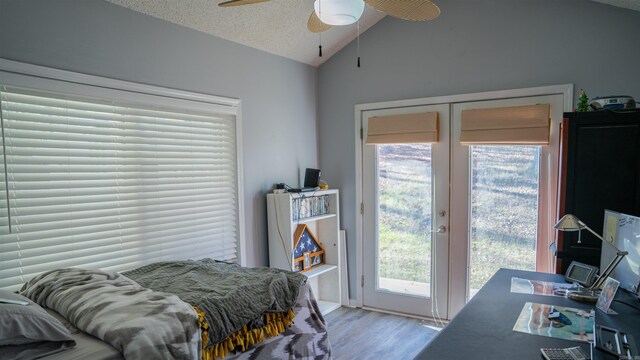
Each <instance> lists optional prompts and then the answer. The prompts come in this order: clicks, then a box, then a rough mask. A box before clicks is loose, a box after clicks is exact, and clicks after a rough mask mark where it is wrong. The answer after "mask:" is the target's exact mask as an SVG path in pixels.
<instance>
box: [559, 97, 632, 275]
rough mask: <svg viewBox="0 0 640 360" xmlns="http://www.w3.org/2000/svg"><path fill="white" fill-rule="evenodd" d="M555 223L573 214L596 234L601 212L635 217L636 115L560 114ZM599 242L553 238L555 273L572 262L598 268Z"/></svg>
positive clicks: (627, 112)
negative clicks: (555, 247) (558, 181)
mask: <svg viewBox="0 0 640 360" xmlns="http://www.w3.org/2000/svg"><path fill="white" fill-rule="evenodd" d="M561 144H562V145H561V154H562V155H561V156H562V159H561V171H560V184H559V185H560V186H559V188H560V197H559V204H558V214H557V215H558V218H560V217H562V215H564V214H574V215H576V216H577V217H578V218H579V219H580V220H582V221H583V222H584V223H586V224H587V226H589V227H590V228H592V229H594V230H595V231H596V232H599V233H601V232H602V229H603V222H604V210H605V209H610V210H614V211H618V212H621V213H625V214H630V215H636V216H640V111H638V110H621V111H609V110H601V111H594V112H583V113H565V114H564V120H563V123H562V142H561ZM601 246H602V242H601V241H600V240H598V239H596V238H595V237H594V236H593V235H592V234H590V233H589V232H588V231H582V234H581V243H578V233H577V232H573V233H569V232H559V233H558V253H557V255H558V257H557V258H558V261H557V265H556V272H557V273H564V272H565V271H566V269H567V267H568V266H569V264H570V263H571V261H572V260H576V261H580V262H582V263H585V264H590V265H594V266H599V265H600V249H601Z"/></svg>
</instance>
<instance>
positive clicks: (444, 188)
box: [363, 104, 449, 318]
mask: <svg viewBox="0 0 640 360" xmlns="http://www.w3.org/2000/svg"><path fill="white" fill-rule="evenodd" d="M422 112H436V113H438V118H439V119H440V121H439V141H438V142H434V143H426V144H424V143H421V144H413V143H404V144H382V145H365V146H364V148H363V174H364V176H363V191H364V199H365V200H364V202H365V204H368V205H366V206H364V231H363V235H364V245H363V246H364V247H363V251H364V259H363V261H364V262H363V266H364V274H365V275H364V278H363V280H364V281H363V284H364V285H363V294H364V306H367V307H373V308H377V309H383V310H389V311H394V312H402V313H407V314H413V315H418V316H428V317H441V318H446V317H447V313H446V309H447V293H448V289H447V279H448V268H449V264H448V242H449V232H448V227H449V125H448V119H449V105H448V104H443V105H430V106H417V107H407V108H400V109H384V110H374V111H366V112H364V113H363V129H364V133H365V134H366V133H367V130H368V125H369V119H370V118H372V117H375V116H388V115H401V114H412V113H422ZM443 119H444V121H443Z"/></svg>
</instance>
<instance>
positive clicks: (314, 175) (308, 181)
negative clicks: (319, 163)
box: [287, 168, 320, 193]
mask: <svg viewBox="0 0 640 360" xmlns="http://www.w3.org/2000/svg"><path fill="white" fill-rule="evenodd" d="M319 180H320V170H319V169H310V168H306V169H305V171H304V187H302V188H298V189H287V191H288V192H292V193H299V192H308V191H316V190H318V181H319Z"/></svg>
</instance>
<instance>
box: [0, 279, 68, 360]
mask: <svg viewBox="0 0 640 360" xmlns="http://www.w3.org/2000/svg"><path fill="white" fill-rule="evenodd" d="M0 298H2V299H8V300H14V301H16V300H17V301H26V302H27V305H19V304H10V303H0V359H13V360H21V359H35V358H38V357H42V356H46V355H50V354H55V353H58V352H61V351H64V350H66V349H69V348H72V347H74V346H75V345H76V344H75V341H74V339H73V338H72V337H71V334H70V333H69V331H68V330H67V328H66V327H64V326H63V325H62V323H60V321H58V320H57V319H56V318H54V317H53V316H51V315H50V314H49V313H47V312H46V311H45V310H44V309H43V308H41V307H40V306H38V304H36V303H34V302H33V301H31V300H29V299H28V298H26V297H24V296H22V295H18V294H15V293H12V292H9V291H5V290H0Z"/></svg>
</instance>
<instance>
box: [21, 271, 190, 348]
mask: <svg viewBox="0 0 640 360" xmlns="http://www.w3.org/2000/svg"><path fill="white" fill-rule="evenodd" d="M20 292H21V293H22V294H23V295H25V296H27V297H28V298H30V299H31V300H33V301H35V302H36V303H38V304H40V305H41V306H43V307H47V308H50V309H53V310H55V311H57V312H58V313H59V314H60V315H62V316H63V317H65V318H66V319H67V320H69V321H70V322H71V323H72V324H73V325H75V326H76V327H77V328H78V329H80V330H82V331H84V332H87V333H89V334H91V335H93V336H95V337H97V338H99V339H101V340H103V341H105V342H107V343H109V344H111V346H113V347H114V348H116V349H117V350H119V351H120V352H122V355H123V356H124V358H125V359H185V360H186V359H190V360H192V359H200V357H201V347H202V343H201V338H200V331H199V323H198V316H197V314H196V312H195V310H194V309H193V308H191V306H189V304H187V303H185V302H183V301H181V300H180V299H179V298H178V297H177V296H175V295H170V294H163V293H158V292H154V291H151V290H149V289H145V288H142V287H140V286H139V285H138V284H136V283H134V282H133V281H131V280H129V279H127V278H125V277H124V276H121V275H119V274H114V273H107V272H103V271H98V270H84V269H73V268H71V269H59V270H53V271H48V272H45V273H43V274H40V275H38V276H36V277H34V278H33V279H31V280H30V281H29V282H27V283H26V284H25V285H24V286H23V287H22V289H21V290H20Z"/></svg>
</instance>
